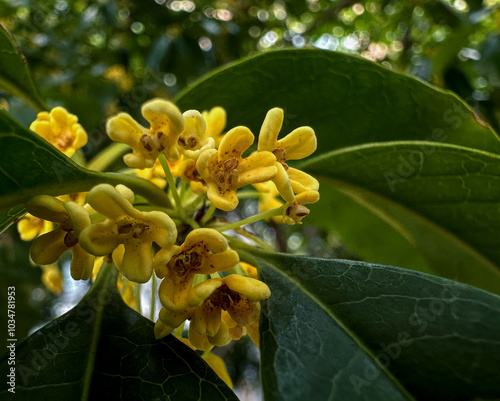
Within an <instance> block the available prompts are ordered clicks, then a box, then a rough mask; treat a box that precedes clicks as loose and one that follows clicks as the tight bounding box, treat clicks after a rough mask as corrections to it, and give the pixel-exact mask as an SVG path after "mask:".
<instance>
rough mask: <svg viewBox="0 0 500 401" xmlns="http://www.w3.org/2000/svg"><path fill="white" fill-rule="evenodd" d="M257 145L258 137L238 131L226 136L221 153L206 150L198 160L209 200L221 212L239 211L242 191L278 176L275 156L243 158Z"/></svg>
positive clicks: (241, 130) (264, 153)
mask: <svg viewBox="0 0 500 401" xmlns="http://www.w3.org/2000/svg"><path fill="white" fill-rule="evenodd" d="M253 141H254V135H253V134H252V132H251V131H250V130H249V129H248V128H246V127H242V126H241V127H236V128H233V129H232V130H230V131H229V132H228V133H227V134H226V135H224V137H223V138H222V140H221V143H220V146H219V149H218V150H215V149H211V150H206V151H204V152H203V153H202V154H201V155H200V157H199V158H198V161H197V162H196V169H197V170H198V172H199V173H200V175H201V176H202V177H203V179H204V180H205V182H206V183H207V196H208V199H209V200H210V202H212V203H213V204H214V206H215V207H217V208H218V209H221V210H225V211H229V210H233V209H235V208H236V206H238V203H239V201H238V196H237V195H236V190H237V189H238V188H241V187H243V186H245V185H248V184H254V183H257V182H264V181H268V180H270V179H272V178H274V177H275V176H276V173H277V169H276V166H275V162H276V157H275V156H274V155H273V154H272V153H271V152H267V151H262V152H255V153H253V154H252V155H250V156H248V157H246V158H243V157H242V154H243V152H244V151H245V150H247V149H248V148H249V147H250V146H251V145H252V144H253Z"/></svg>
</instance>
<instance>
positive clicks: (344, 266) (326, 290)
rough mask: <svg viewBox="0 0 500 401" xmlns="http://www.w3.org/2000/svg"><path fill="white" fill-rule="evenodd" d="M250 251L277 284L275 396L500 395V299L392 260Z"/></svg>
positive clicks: (270, 389) (264, 342) (268, 324)
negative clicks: (377, 262)
mask: <svg viewBox="0 0 500 401" xmlns="http://www.w3.org/2000/svg"><path fill="white" fill-rule="evenodd" d="M241 256H242V257H243V259H245V260H247V261H248V262H249V263H252V264H254V265H256V266H259V267H260V268H261V275H262V278H263V280H264V281H265V282H266V283H267V284H268V285H269V287H270V288H271V297H270V298H269V300H268V301H266V302H265V303H264V304H263V306H262V311H263V318H262V321H261V355H262V379H263V385H264V394H265V397H266V400H267V401H271V400H287V401H290V400H304V399H309V398H310V397H311V394H314V400H318V401H322V400H369V401H375V400H383V401H386V400H391V401H394V400H409V399H417V400H425V401H432V400H439V401H446V400H454V401H459V400H470V399H473V398H476V397H477V398H485V399H489V398H494V397H495V398H498V397H499V396H500V373H499V370H498V366H499V364H500V359H499V355H500V298H499V297H498V296H496V295H493V294H491V293H487V292H484V291H482V290H479V289H476V288H474V287H471V286H468V285H466V284H460V283H457V282H454V281H450V280H447V279H443V278H439V277H435V276H431V275H426V274H424V273H420V272H414V271H411V270H404V269H400V268H396V267H390V266H382V265H373V264H368V263H364V262H354V261H342V260H325V259H315V258H305V257H295V256H290V255H282V254H268V253H264V252H260V251H255V250H250V251H243V252H241ZM409 394H411V395H409ZM413 397H414V398H413Z"/></svg>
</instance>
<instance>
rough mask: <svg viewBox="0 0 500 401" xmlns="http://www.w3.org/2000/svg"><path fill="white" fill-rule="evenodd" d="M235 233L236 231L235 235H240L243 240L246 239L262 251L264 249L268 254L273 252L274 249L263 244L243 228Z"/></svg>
mask: <svg viewBox="0 0 500 401" xmlns="http://www.w3.org/2000/svg"><path fill="white" fill-rule="evenodd" d="M235 231H236V233H237V234H240V235H241V236H243V237H245V238H248V239H249V240H251V241H253V242H255V243H256V244H257V245H258V246H260V247H261V248H262V249H264V250H266V251H269V252H275V249H274V248H273V247H272V246H270V245H268V244H266V243H265V242H264V240H262V239H260V238H259V237H257V236H256V235H253V234H252V233H249V232H248V231H247V230H245V229H244V228H237V229H236V230H235Z"/></svg>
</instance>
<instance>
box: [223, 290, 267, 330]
mask: <svg viewBox="0 0 500 401" xmlns="http://www.w3.org/2000/svg"><path fill="white" fill-rule="evenodd" d="M227 311H228V312H229V314H230V315H231V318H232V319H233V320H234V321H235V322H236V323H238V324H239V325H240V326H250V325H251V324H252V323H254V322H255V321H256V320H257V319H258V318H259V314H260V304H259V303H258V302H250V301H249V300H248V299H247V298H244V297H241V298H240V300H239V301H238V302H236V303H232V304H231V305H230V306H229V309H228V310H227Z"/></svg>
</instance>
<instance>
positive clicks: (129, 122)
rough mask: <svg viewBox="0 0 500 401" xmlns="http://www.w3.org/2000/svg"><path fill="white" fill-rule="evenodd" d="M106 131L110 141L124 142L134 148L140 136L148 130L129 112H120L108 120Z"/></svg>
mask: <svg viewBox="0 0 500 401" xmlns="http://www.w3.org/2000/svg"><path fill="white" fill-rule="evenodd" d="M106 132H107V134H108V136H109V137H110V138H111V140H112V141H114V142H120V143H124V144H126V145H128V146H130V147H131V148H132V149H135V148H136V146H137V144H138V143H139V140H140V139H141V137H142V136H143V135H144V134H146V133H147V132H148V131H147V129H146V128H144V127H143V126H142V125H140V124H139V123H137V121H135V120H134V119H133V118H132V117H131V116H130V115H129V114H127V113H120V114H118V115H116V116H114V117H111V118H110V119H109V120H108V122H107V124H106Z"/></svg>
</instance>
